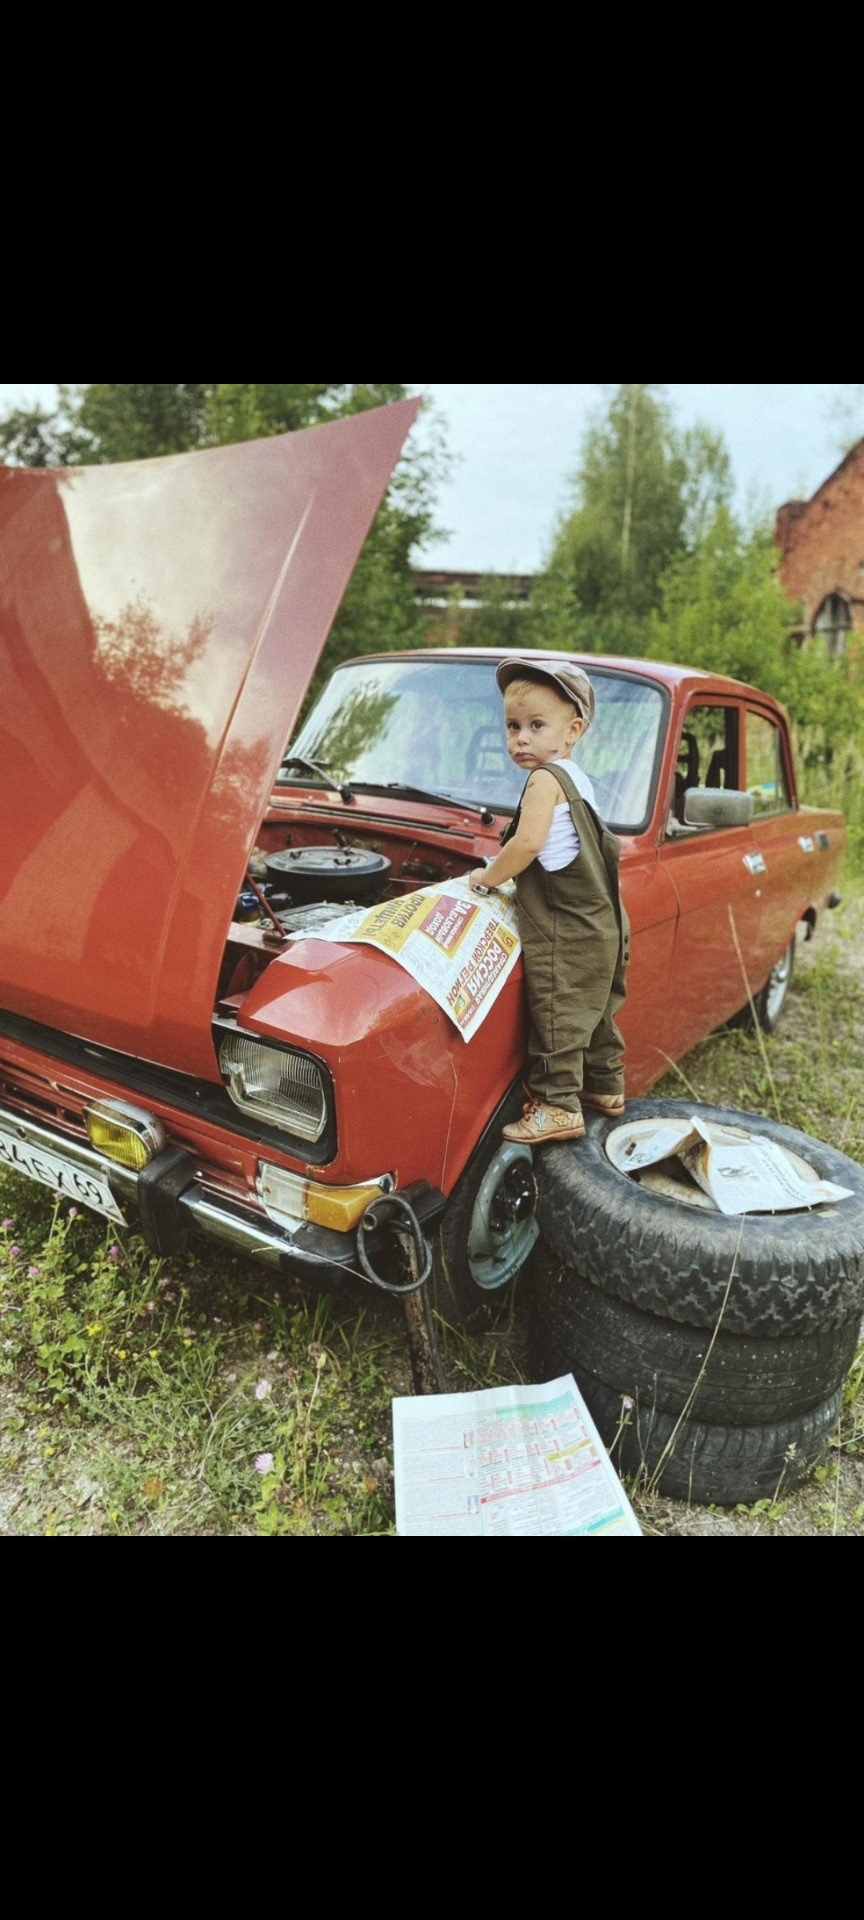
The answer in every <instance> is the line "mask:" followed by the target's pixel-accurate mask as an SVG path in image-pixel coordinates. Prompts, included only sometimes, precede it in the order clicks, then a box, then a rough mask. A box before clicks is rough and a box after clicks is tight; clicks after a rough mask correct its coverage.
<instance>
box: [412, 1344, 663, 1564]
mask: <svg viewBox="0 0 864 1920" xmlns="http://www.w3.org/2000/svg"><path fill="white" fill-rule="evenodd" d="M624 1417H625V1416H624V1412H623V1401H622V1419H623V1418H624ZM393 1465H394V1476H395V1483H396V1532H397V1534H404V1535H412V1536H413V1535H417V1534H439V1535H440V1534H454V1533H455V1534H463V1535H468V1536H470V1537H474V1538H477V1537H480V1538H485V1537H487V1536H490V1535H491V1536H493V1537H497V1536H500V1535H505V1534H506V1535H520V1534H521V1535H529V1534H552V1535H558V1536H562V1535H568V1534H606V1533H614V1534H621V1533H625V1534H640V1535H641V1532H642V1529H641V1527H640V1526H639V1523H638V1521H637V1519H636V1515H635V1513H634V1512H633V1509H632V1507H631V1505H630V1502H629V1500H628V1499H627V1496H626V1494H625V1492H624V1489H623V1487H622V1485H621V1482H620V1480H619V1478H618V1475H617V1473H616V1472H615V1469H614V1467H613V1465H612V1462H611V1460H610V1458H609V1455H608V1453H607V1452H606V1448H605V1447H604V1445H603V1442H602V1440H601V1439H600V1435H599V1433H598V1432H597V1428H596V1427H595V1425H594V1422H593V1420H592V1418H591V1415H590V1413H589V1412H588V1408H587V1407H586V1405H585V1402H584V1400H583V1398H582V1395H581V1394H580V1392H579V1389H578V1387H577V1385H576V1382H575V1380H574V1378H573V1375H572V1373H568V1374H565V1375H563V1376H562V1378H561V1379H559V1380H549V1381H547V1382H546V1384H545V1385H544V1386H509V1387H490V1388H488V1389H486V1390H485V1391H484V1392H479V1393H440V1394H431V1395H428V1396H427V1395H420V1396H418V1397H417V1398H416V1399H407V1398H406V1399H396V1400H394V1401H393Z"/></svg>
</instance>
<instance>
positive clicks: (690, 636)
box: [644, 507, 864, 797]
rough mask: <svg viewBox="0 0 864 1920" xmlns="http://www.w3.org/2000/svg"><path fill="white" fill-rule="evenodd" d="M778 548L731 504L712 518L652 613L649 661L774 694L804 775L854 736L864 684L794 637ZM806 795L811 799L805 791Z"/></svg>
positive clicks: (845, 665) (863, 713)
mask: <svg viewBox="0 0 864 1920" xmlns="http://www.w3.org/2000/svg"><path fill="white" fill-rule="evenodd" d="M778 565H779V554H778V551H777V548H776V547H775V546H774V543H773V540H772V538H771V535H770V533H769V532H768V530H767V528H765V527H758V526H757V527H756V528H755V529H753V530H752V531H750V532H749V533H747V532H744V531H743V530H742V528H741V527H740V526H739V524H738V523H737V521H736V520H735V519H734V518H733V516H732V515H731V513H730V512H729V511H728V509H727V508H725V507H724V508H721V509H720V510H719V512H718V513H717V514H716V515H715V517H714V519H713V521H712V522H711V525H710V526H709V528H708V530H707V532H706V533H704V534H703V536H702V538H701V539H700V541H699V542H698V544H697V546H696V547H695V548H694V550H693V551H692V552H691V553H686V554H682V555H681V556H680V557H679V558H678V559H677V560H675V561H674V562H673V564H672V565H671V566H670V567H669V568H668V569H667V572H666V574H665V575H664V577H663V579H662V581H661V582H660V591H661V604H660V607H659V608H658V609H657V610H655V611H654V612H653V613H652V615H651V616H650V618H649V620H648V622H647V624H646V629H645V635H644V645H645V654H646V657H647V658H648V659H653V660H674V661H676V662H677V663H679V664H680V665H682V666H692V667H703V668H705V669H706V670H708V671H710V672H714V673H726V674H729V675H730V676H731V677H732V678H733V679H736V680H743V681H745V682H747V683H748V684H750V685H752V686H757V687H760V688H762V689H763V690H764V691H765V692H766V693H771V694H773V695H774V697H775V699H777V700H780V701H781V702H782V704H783V705H784V706H785V707H786V708H787V710H788V712H789V714H790V716H791V717H792V719H793V720H794V723H795V726H796V728H797V730H798V733H799V737H800V742H801V749H802V757H801V760H800V762H799V774H803V775H805V776H806V774H807V773H808V772H811V771H812V770H814V769H816V768H819V767H821V766H826V767H830V766H831V765H832V763H833V761H834V759H835V757H836V755H837V753H838V751H840V749H841V747H842V745H843V743H844V742H851V741H853V740H855V739H856V737H857V736H858V733H859V729H860V725H861V720H862V717H864V689H862V686H861V684H860V682H859V681H857V680H856V678H855V673H854V668H853V667H852V665H851V664H850V662H849V661H848V660H846V659H841V660H837V661H831V662H830V663H828V662H826V661H825V659H824V658H820V656H819V655H818V654H816V653H815V652H808V651H807V650H806V649H805V650H803V651H802V650H800V649H799V648H797V647H795V646H794V645H793V643H792V641H791V638H790V633H791V628H792V626H793V624H794V618H795V608H794V607H793V606H792V605H791V603H790V602H789V601H788V600H787V598H786V596H785V594H784V592H783V589H782V587H781V585H780V580H779V576H778ZM805 797H806V796H805Z"/></svg>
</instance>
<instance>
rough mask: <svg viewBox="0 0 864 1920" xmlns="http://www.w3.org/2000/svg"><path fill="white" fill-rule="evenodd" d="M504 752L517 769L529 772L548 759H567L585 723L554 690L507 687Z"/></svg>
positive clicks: (547, 688)
mask: <svg viewBox="0 0 864 1920" xmlns="http://www.w3.org/2000/svg"><path fill="white" fill-rule="evenodd" d="M504 716H505V720H506V723H507V752H508V753H509V755H510V758H511V760H515V762H516V765H517V767H523V768H524V769H525V770H526V772H529V773H530V772H531V771H532V769H533V768H534V767H545V765H546V762H547V760H566V759H567V756H568V754H569V752H570V749H571V747H573V746H575V744H576V741H577V740H578V738H579V735H580V733H584V731H585V722H584V720H583V719H582V717H581V715H580V714H579V713H578V712H577V709H576V708H575V707H574V705H573V702H572V700H567V699H566V698H565V696H564V694H560V693H556V692H555V690H554V688H553V687H541V686H536V687H534V686H531V687H526V686H522V687H518V688H510V687H508V688H507V690H506V692H505V694H504Z"/></svg>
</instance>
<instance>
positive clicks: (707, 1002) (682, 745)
mask: <svg viewBox="0 0 864 1920" xmlns="http://www.w3.org/2000/svg"><path fill="white" fill-rule="evenodd" d="M742 733H743V725H742V709H741V704H740V702H736V701H732V700H730V699H720V698H719V697H718V698H714V699H711V700H700V699H698V698H694V699H692V700H691V701H690V702H689V704H688V706H687V708H686V709H685V711H684V714H683V717H682V719H681V722H680V731H679V736H678V760H677V767H676V773H675V779H674V783H673V784H672V786H671V788H670V804H669V813H668V818H667V823H666V834H665V838H664V840H663V841H662V842H661V845H660V849H659V863H660V866H661V869H662V870H663V872H664V873H665V874H666V875H667V876H668V878H669V880H670V881H671V883H672V885H673V887H674V889H675V894H676V897H677V901H678V922H677V927H676V932H675V948H674V955H673V963H672V976H671V981H670V1000H671V1001H672V1031H673V1035H674V1048H673V1049H672V1051H673V1053H674V1057H675V1058H678V1057H679V1056H680V1055H681V1054H683V1053H685V1052H686V1051H687V1050H688V1048H689V1047H692V1046H694V1045H695V1043H696V1041H697V1040H701V1039H703V1038H704V1037H705V1035H706V1034H708V1033H711V1032H712V1031H713V1029H714V1028H715V1027H717V1026H719V1025H720V1024H721V1023H722V1021H724V1020H727V1019H729V1018H731V1016H732V1014H734V1013H737V1011H738V1009H739V1008H740V1007H741V1006H742V1005H743V1004H744V1003H745V1002H746V999H747V984H748V981H749V984H750V988H751V991H755V990H756V988H757V987H758V986H760V985H761V984H762V980H761V979H757V978H756V973H757V972H758V968H759V966H760V965H761V959H760V947H759V935H760V922H761V915H762V886H761V872H760V861H761V856H760V853H759V848H758V845H757V841H756V838H755V836H754V834H753V832H752V829H751V827H749V826H748V827H745V826H738V827H721V828H713V827H696V828H693V827H688V826H687V825H686V824H685V821H684V807H685V801H686V796H687V793H688V792H689V791H690V790H691V789H692V788H694V787H727V788H736V789H737V788H738V786H739V769H740V762H741V752H742Z"/></svg>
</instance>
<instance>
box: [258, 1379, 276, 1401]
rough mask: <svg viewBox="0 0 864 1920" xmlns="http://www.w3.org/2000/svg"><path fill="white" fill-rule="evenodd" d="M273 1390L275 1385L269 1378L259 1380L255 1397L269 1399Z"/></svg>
mask: <svg viewBox="0 0 864 1920" xmlns="http://www.w3.org/2000/svg"><path fill="white" fill-rule="evenodd" d="M272 1392H273V1387H272V1384H271V1382H270V1381H269V1380H259V1382H258V1385H257V1387H256V1388H255V1398H256V1400H269V1398H270V1395H271V1393H272Z"/></svg>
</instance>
